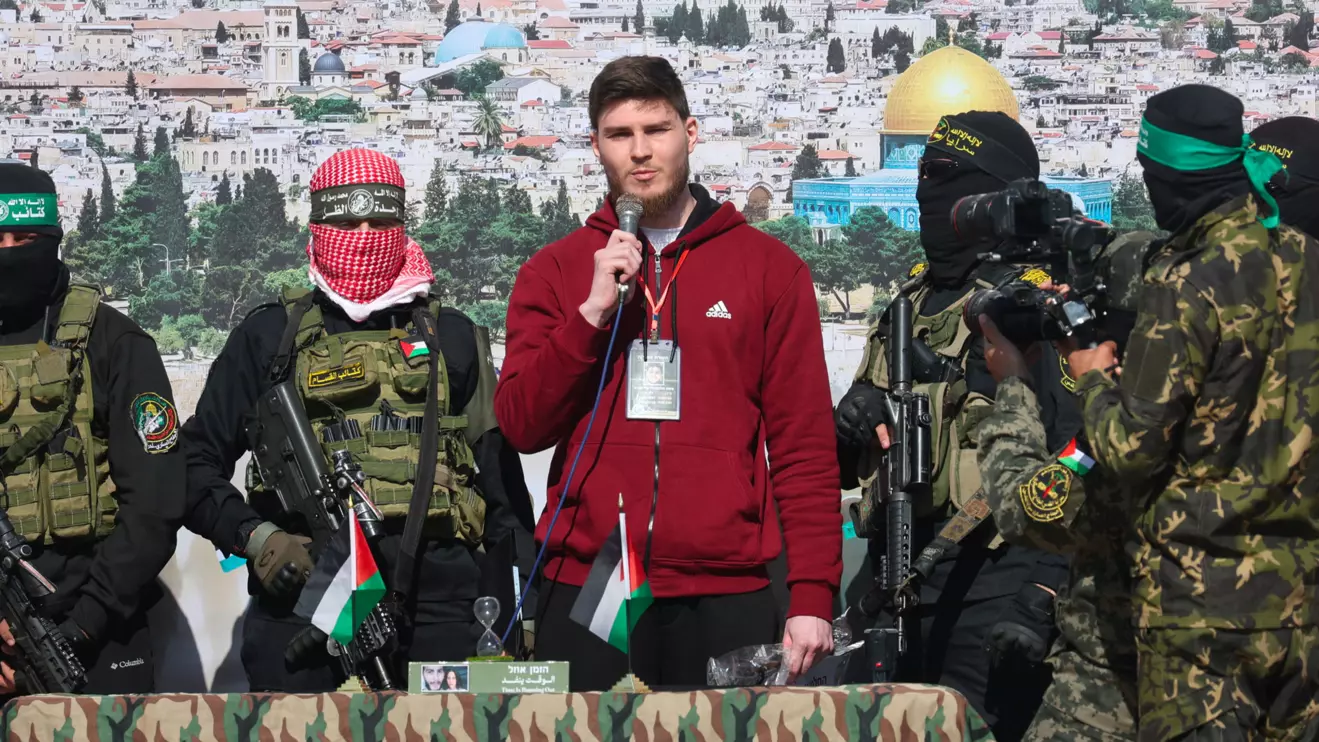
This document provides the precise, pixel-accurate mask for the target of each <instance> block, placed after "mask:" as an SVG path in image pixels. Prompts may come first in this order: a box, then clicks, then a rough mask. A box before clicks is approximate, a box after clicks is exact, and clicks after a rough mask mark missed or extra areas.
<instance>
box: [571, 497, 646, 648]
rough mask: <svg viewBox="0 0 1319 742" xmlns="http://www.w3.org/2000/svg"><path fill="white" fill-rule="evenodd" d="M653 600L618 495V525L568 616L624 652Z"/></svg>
mask: <svg viewBox="0 0 1319 742" xmlns="http://www.w3.org/2000/svg"><path fill="white" fill-rule="evenodd" d="M652 602H654V598H652V597H651V595H650V583H648V582H647V581H646V575H645V573H644V572H643V571H642V569H641V560H640V559H638V558H637V554H636V552H635V551H634V550H633V549H632V546H631V544H629V542H628V539H627V519H626V518H625V517H624V516H623V496H622V495H621V494H620V495H619V496H618V526H617V527H616V528H614V531H613V533H610V534H609V538H607V539H605V542H604V544H603V545H602V546H601V547H600V553H599V554H597V555H596V557H595V563H594V564H592V565H591V572H590V574H589V575H587V577H586V584H585V585H583V586H582V591H581V592H580V593H578V595H577V601H576V602H575V603H573V606H572V611H571V612H570V613H569V614H568V616H569V617H570V618H571V619H572V620H573V621H576V622H577V623H579V624H581V625H582V626H585V627H586V628H587V629H589V630H590V631H591V633H592V634H595V635H596V636H598V637H600V638H601V639H603V640H604V641H606V642H608V643H609V644H611V645H613V646H614V647H615V648H616V649H618V651H620V652H624V653H626V652H627V651H628V641H627V639H628V635H629V634H631V633H632V629H634V628H636V625H637V619H639V618H640V617H641V614H642V613H645V612H646V609H647V608H649V607H650V604H651V603H652Z"/></svg>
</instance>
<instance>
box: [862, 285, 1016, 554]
mask: <svg viewBox="0 0 1319 742" xmlns="http://www.w3.org/2000/svg"><path fill="white" fill-rule="evenodd" d="M980 288H993V284H991V283H989V282H987V281H984V280H982V279H976V282H975V285H974V286H972V287H971V288H969V289H968V290H967V292H966V293H965V294H964V295H963V296H961V297H960V298H958V300H957V301H955V302H953V303H952V304H951V305H949V306H948V308H946V309H944V310H942V311H940V312H938V313H936V314H934V315H931V316H928V317H927V316H924V315H922V314H920V311H919V310H920V308H921V306H923V305H924V303H925V300H926V299H927V298H928V297H929V295H930V293H931V285H930V282H929V274H928V271H927V270H926V267H925V265H924V264H923V263H922V264H918V265H917V266H915V267H914V268H912V270H911V272H910V276H909V279H908V280H907V281H906V282H905V283H904V284H903V285H902V287H901V288H900V289H899V291H900V293H902V294H904V295H906V296H907V297H908V298H910V299H911V303H912V306H913V307H915V308H916V310H917V311H916V313H915V316H914V317H913V318H912V339H913V340H923V341H925V343H926V344H927V345H929V346H930V349H931V350H933V351H934V352H935V353H936V354H937V355H939V356H941V357H943V358H945V359H948V360H950V361H952V363H953V364H955V365H956V366H957V367H958V368H961V369H962V372H963V373H962V378H960V379H958V380H957V381H953V382H938V383H913V384H912V391H915V392H921V393H924V394H928V395H929V397H930V415H931V418H932V419H931V422H930V464H931V468H932V471H931V497H930V499H928V500H926V501H924V502H921V501H916V502H914V503H913V504H912V515H913V516H914V517H917V518H929V517H943V516H946V515H947V514H948V513H949V510H948V506H949V503H950V502H951V503H952V505H953V507H956V508H959V509H960V508H961V507H963V506H964V504H965V503H966V502H967V501H968V500H970V499H971V496H972V495H974V494H975V493H976V491H977V490H979V489H980V469H979V466H978V465H977V463H976V451H975V448H976V444H975V430H976V426H977V425H979V423H980V421H981V420H983V419H984V418H985V416H986V415H988V414H989V411H990V406H991V405H992V404H993V400H991V399H990V398H988V397H986V396H984V395H983V394H979V393H976V392H971V391H969V390H968V389H967V386H966V380H965V372H966V358H967V354H968V353H969V352H970V350H971V343H972V340H973V338H974V335H972V333H971V330H970V328H968V327H967V326H966V323H965V322H964V321H963V320H962V308H963V306H964V305H965V304H966V302H967V300H969V299H970V298H971V295H972V294H974V293H975V292H976V291H977V290H978V289H980ZM887 346H888V337H887V334H886V328H885V327H884V326H883V323H882V322H876V323H875V324H874V325H873V326H871V328H870V333H869V336H868V337H867V339H866V350H865V356H864V357H863V358H862V361H861V366H860V367H859V368H858V369H857V373H856V378H855V380H856V381H864V382H868V383H870V384H872V385H873V386H875V387H878V388H880V389H887V388H889V381H888V347H887ZM882 462H883V459H882V457H881V456H880V455H879V452H878V449H877V447H876V450H873V451H869V450H868V451H867V452H866V453H865V454H864V455H863V456H862V459H861V463H860V471H859V472H858V478H859V479H860V482H861V487H862V497H861V502H860V504H859V511H860V512H859V514H860V523H859V524H858V525H859V527H860V529H861V531H865V533H862V532H861V531H858V533H857V535H858V536H862V537H863V538H869V537H870V536H872V535H881V534H880V533H879V531H878V530H877V529H879V528H880V526H881V523H880V522H879V521H878V520H877V516H879V515H881V514H882V513H883V505H882V503H881V502H880V500H879V496H880V494H881V493H880V492H878V485H879V479H880V467H881V466H882ZM999 543H1002V539H1001V538H999V537H995V540H994V543H993V546H997V545H998V544H999Z"/></svg>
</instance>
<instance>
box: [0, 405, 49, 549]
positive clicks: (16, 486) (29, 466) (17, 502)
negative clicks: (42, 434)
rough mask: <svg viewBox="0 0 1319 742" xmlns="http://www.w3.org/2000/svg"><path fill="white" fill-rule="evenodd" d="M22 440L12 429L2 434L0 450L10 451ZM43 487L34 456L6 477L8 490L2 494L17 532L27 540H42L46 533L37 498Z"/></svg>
mask: <svg viewBox="0 0 1319 742" xmlns="http://www.w3.org/2000/svg"><path fill="white" fill-rule="evenodd" d="M21 437H22V433H21V432H20V431H18V430H15V429H12V428H11V429H9V430H5V431H0V448H9V447H10V446H12V445H14V444H15V443H17V442H18V439H19V438H21ZM40 485H41V467H39V466H37V461H36V457H35V456H34V457H29V458H26V459H23V460H22V461H21V462H19V463H18V464H17V465H16V466H15V467H14V470H13V471H12V472H10V473H9V476H7V477H5V490H4V493H3V495H0V497H3V500H4V502H3V505H4V508H5V509H6V510H8V511H9V520H10V521H12V522H13V524H14V530H15V531H16V532H17V533H18V534H19V535H20V536H22V537H23V538H24V539H26V540H28V541H34V540H36V539H39V538H41V536H42V534H44V533H45V532H46V529H45V526H46V514H45V512H44V509H43V508H42V507H41V498H40V497H38V491H39V489H40Z"/></svg>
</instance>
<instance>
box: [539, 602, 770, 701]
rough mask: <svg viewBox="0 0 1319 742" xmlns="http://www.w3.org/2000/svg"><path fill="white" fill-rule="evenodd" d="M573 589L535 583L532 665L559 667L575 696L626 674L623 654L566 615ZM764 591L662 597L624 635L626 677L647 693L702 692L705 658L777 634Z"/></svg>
mask: <svg viewBox="0 0 1319 742" xmlns="http://www.w3.org/2000/svg"><path fill="white" fill-rule="evenodd" d="M580 592H581V588H578V587H573V586H571V585H565V584H563V583H560V582H550V581H548V580H547V581H545V582H542V583H541V587H540V599H539V603H538V609H539V610H538V614H537V616H536V659H537V660H538V661H541V662H549V661H566V662H570V663H571V665H570V666H569V668H568V685H569V687H570V688H571V690H572V691H573V692H574V693H576V692H589V691H604V690H608V689H609V688H611V687H613V685H614V684H615V683H617V682H618V681H619V680H621V679H622V678H623V676H624V675H626V674H627V669H628V667H627V655H626V654H624V653H622V652H620V651H618V650H617V649H615V648H613V647H612V646H610V645H609V644H608V643H606V642H605V641H603V640H602V639H600V638H599V637H597V636H596V635H595V634H592V633H591V631H590V630H589V629H587V628H586V627H585V626H582V625H581V624H579V623H576V622H575V621H573V620H572V619H571V618H570V617H569V613H570V612H571V611H572V605H573V602H574V601H576V600H577V595H578V593H580ZM780 623H781V622H780V619H779V615H778V605H777V603H776V602H775V600H774V595H773V593H772V592H770V589H769V588H764V589H761V590H757V591H755V592H751V593H742V594H739V595H707V596H702V597H695V598H662V599H657V600H656V601H655V602H654V604H652V605H651V606H650V608H649V609H647V610H646V612H645V613H643V614H642V615H641V618H640V619H638V621H637V627H636V630H635V631H634V632H633V634H632V672H634V673H635V674H636V676H637V677H639V678H641V680H642V681H644V682H645V683H646V684H647V685H649V686H651V688H652V689H657V688H671V689H686V688H698V687H699V688H703V687H705V686H706V682H705V668H706V664H707V663H708V662H709V660H710V658H711V657H718V656H719V655H721V654H724V653H725V652H729V651H732V650H734V649H738V648H739V647H745V646H747V645H751V644H772V643H774V642H776V641H778V640H779V634H780V631H781V628H782V627H781V626H780Z"/></svg>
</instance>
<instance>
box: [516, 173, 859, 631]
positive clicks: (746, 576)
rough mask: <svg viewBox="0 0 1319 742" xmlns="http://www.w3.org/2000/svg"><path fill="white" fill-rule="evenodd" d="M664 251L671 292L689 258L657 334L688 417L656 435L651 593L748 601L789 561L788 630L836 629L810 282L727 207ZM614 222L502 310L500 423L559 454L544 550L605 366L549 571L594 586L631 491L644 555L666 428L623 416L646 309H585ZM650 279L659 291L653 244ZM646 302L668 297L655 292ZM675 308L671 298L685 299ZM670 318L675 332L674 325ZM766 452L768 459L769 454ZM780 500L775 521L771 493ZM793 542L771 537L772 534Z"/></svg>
mask: <svg viewBox="0 0 1319 742" xmlns="http://www.w3.org/2000/svg"><path fill="white" fill-rule="evenodd" d="M697 195H698V199H700V200H702V201H703V204H698V207H697V211H698V213H699V212H700V211H702V205H704V206H705V209H704V210H706V211H713V213H711V214H710V215H709V216H708V217H707V218H706V219H705V220H704V221H703V222H702V223H700V224H699V225H697V226H695V227H694V228H692V229H691V231H690V232H688V233H687V234H685V235H683V236H681V237H680V238H679V239H677V240H675V241H674V242H673V244H671V245H669V246H668V247H666V248H665V249H664V250H663V252H662V254H661V261H662V263H661V265H662V269H663V270H662V276H661V280H663V281H665V282H667V281H668V280H669V277H671V276H672V275H673V270H674V266H675V264H676V256H677V254H678V252H679V251H680V250H681V251H683V252H689V253H690V254H689V256H688V257H687V259H686V261H685V263H684V265H683V267H682V270H681V272H680V273H679V274H678V278H677V281H676V284H675V286H674V288H673V290H672V291H671V292H670V297H669V300H668V302H669V303H676V309H674V308H671V307H670V306H668V304H666V305H665V307H664V308H663V311H662V315H663V316H662V319H661V337H662V338H663V339H666V340H673V339H675V335H676V339H677V344H678V347H680V348H681V349H682V367H681V374H682V378H681V388H680V389H681V391H680V393H681V395H682V399H681V411H682V419H681V420H678V421H673V422H664V423H660V437H659V444H658V454H659V488H658V497H657V499H656V509H655V520H654V531H653V540H652V544H651V562H650V564H651V567H650V573H649V579H650V584H651V590H652V593H653V594H654V595H655V597H657V598H664V597H679V596H697V595H720V594H733V593H741V592H749V591H752V590H757V589H760V588H762V587H765V586H766V585H768V584H769V579H768V576H767V572H766V564H767V563H768V562H769V561H771V560H772V559H774V558H775V557H776V556H778V553H779V550H780V548H781V544H782V543H783V542H784V541H786V543H787V548H788V585H789V588H790V589H791V606H790V610H789V614H788V615H789V616H795V615H807V616H818V617H820V618H823V619H825V620H830V619H832V617H833V598H834V594H835V593H836V592H837V591H838V584H839V579H840V577H841V572H842V563H841V551H842V517H841V515H840V513H839V489H838V487H839V484H838V482H839V480H838V460H837V449H836V444H835V438H834V427H833V416H832V408H831V401H830V395H829V381H828V373H827V371H826V368H825V362H824V347H823V341H822V337H821V332H820V321H819V309H818V306H817V304H816V300H815V292H814V290H813V288H812V283H811V276H810V271H809V270H808V269H807V267H806V264H805V263H804V262H802V260H801V258H799V257H797V255H796V254H795V253H793V252H792V250H791V249H789V248H788V247H787V246H786V245H784V244H783V243H782V242H779V241H778V240H775V239H774V238H772V237H770V236H769V235H767V234H765V233H764V232H761V231H760V230H758V229H755V228H754V227H751V226H750V225H748V224H747V223H746V220H745V219H743V218H742V215H741V214H740V213H739V212H738V211H737V209H736V207H734V206H733V205H732V204H729V203H725V204H723V205H722V206H719V207H718V208H717V209H716V208H715V204H714V202H713V201H710V200H709V196H708V195H706V194H704V193H703V192H699V193H698V194H697ZM617 227H618V220H617V217H616V216H615V214H614V210H613V205H612V203H610V202H606V204H605V205H604V206H603V207H602V208H601V209H600V210H599V211H597V212H596V213H594V214H592V215H591V216H590V218H588V219H587V221H586V226H585V227H582V228H581V229H578V230H577V231H575V232H573V233H572V234H570V235H568V236H567V237H565V238H564V239H562V240H560V241H558V242H555V243H553V244H551V245H549V246H547V247H545V248H544V249H542V250H541V251H539V252H538V253H536V255H534V256H533V257H532V258H531V259H530V260H528V261H527V263H526V264H525V265H524V266H523V267H522V269H521V270H520V271H519V272H518V277H517V282H516V284H515V285H514V287H513V295H512V297H511V299H510V301H509V308H508V333H507V336H508V340H507V352H506V355H505V358H504V365H503V369H502V371H501V374H500V381H499V385H498V387H497V388H496V390H495V414H496V417H497V419H498V420H499V427H500V430H501V431H502V432H503V434H504V436H505V438H506V439H507V440H508V441H509V442H510V443H511V444H512V446H513V447H514V448H515V449H517V450H518V451H521V452H523V453H532V452H535V451H541V450H544V449H546V448H548V447H550V446H555V447H556V448H555V451H554V459H553V462H552V463H551V465H550V474H549V487H548V493H547V494H548V498H547V506H546V511H545V514H544V516H543V517H542V518H541V519H540V523H539V525H538V527H537V530H536V539H537V541H538V542H541V543H544V541H545V539H546V538H547V536H548V534H547V533H546V531H547V529H548V527H549V523H550V519H551V518H550V516H551V514H552V513H553V512H554V508H555V506H556V504H557V502H558V500H559V498H560V497H563V496H564V493H563V480H564V478H565V477H567V475H568V469H569V467H570V466H571V464H572V457H573V455H574V454H575V453H576V452H577V447H578V444H579V443H580V442H581V440H582V436H583V434H584V432H585V429H586V424H587V418H588V416H589V414H590V410H591V404H592V402H593V401H594V399H595V393H596V389H597V387H598V385H599V383H600V374H601V371H602V370H603V367H604V365H605V364H606V363H607V364H608V366H609V369H610V371H609V376H608V379H607V380H606V382H605V386H604V393H603V396H602V397H601V401H600V411H599V412H598V413H597V415H596V420H595V426H594V427H593V428H592V430H591V438H590V440H589V441H587V444H586V447H585V449H584V451H583V452H582V457H581V461H580V463H579V464H578V465H577V472H576V474H575V475H574V476H573V481H572V483H571V491H569V492H568V493H567V495H566V497H567V501H566V502H565V503H564V506H563V512H562V513H561V514H560V516H559V520H558V523H557V524H556V525H555V528H554V534H553V536H552V539H551V542H550V546H549V549H548V553H547V557H548V561H547V563H546V566H545V574H546V575H547V576H548V577H550V578H551V579H555V580H558V581H561V582H564V583H567V584H571V585H582V584H583V583H584V582H585V581H586V576H587V573H588V572H589V571H590V568H591V563H592V561H593V560H594V559H595V556H596V554H597V552H598V551H599V549H600V546H601V544H602V543H603V542H604V540H605V539H606V538H607V537H608V536H609V534H610V532H611V531H612V530H613V529H614V527H615V526H616V525H617V523H618V498H619V493H622V496H623V502H624V510H625V512H626V514H627V519H628V523H629V525H630V526H631V527H630V528H629V529H628V534H629V541H630V542H631V548H633V549H637V550H638V551H637V553H638V554H640V553H643V550H644V548H645V533H646V529H645V524H646V523H647V522H648V521H649V519H650V508H651V498H652V494H653V493H654V492H655V470H656V467H655V457H656V450H657V446H656V432H655V426H656V423H654V422H653V421H645V420H628V419H627V387H626V384H625V379H626V354H627V348H628V345H629V344H630V343H631V341H632V340H634V339H637V338H641V337H642V336H643V334H644V333H645V327H644V325H645V322H646V317H645V315H646V310H645V301H644V300H643V299H642V298H641V297H640V296H637V295H639V294H640V293H641V291H640V289H639V288H638V289H637V290H636V291H635V292H633V293H634V296H632V297H631V299H630V300H629V301H628V303H627V305H626V306H625V307H624V309H623V317H622V320H621V322H622V324H621V325H620V327H619V330H618V339H617V340H616V341H615V344H614V350H613V354H612V355H611V356H610V357H609V358H608V359H604V355H605V352H606V349H607V347H608V344H609V335H610V330H611V329H612V325H611V326H609V327H607V328H606V329H603V330H601V329H598V328H596V327H594V326H592V325H591V324H590V323H588V322H587V321H586V320H585V319H584V318H583V317H582V316H581V313H580V312H578V307H579V306H580V305H581V303H582V302H583V301H585V300H586V297H587V294H588V293H589V291H590V286H591V277H592V274H593V271H594V254H595V252H596V251H597V250H599V249H601V248H603V247H604V246H605V243H606V242H607V241H608V239H609V235H610V233H612V232H613V230H614V229H616V228H617ZM646 251H647V254H646V255H645V256H644V259H643V273H642V276H643V277H644V278H646V279H647V280H649V281H652V282H653V280H654V272H653V270H645V269H644V266H648V265H651V264H653V261H654V254H653V253H652V252H651V251H650V247H649V246H647V248H646ZM651 290H652V292H654V293H655V294H656V295H658V293H659V292H657V291H655V287H654V286H651ZM675 293H676V295H675ZM675 313H676V332H675V325H674V319H675V318H674V315H675ZM766 444H768V452H769V461H768V464H767V462H766V458H765V455H764V451H765V446H766ZM771 494H772V495H773V498H774V499H775V500H776V501H777V503H778V511H779V517H778V518H776V517H775V514H774V508H773V506H772V504H771V503H770V496H771ZM780 521H781V522H782V524H783V535H782V536H781V535H780V533H779V522H780Z"/></svg>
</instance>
